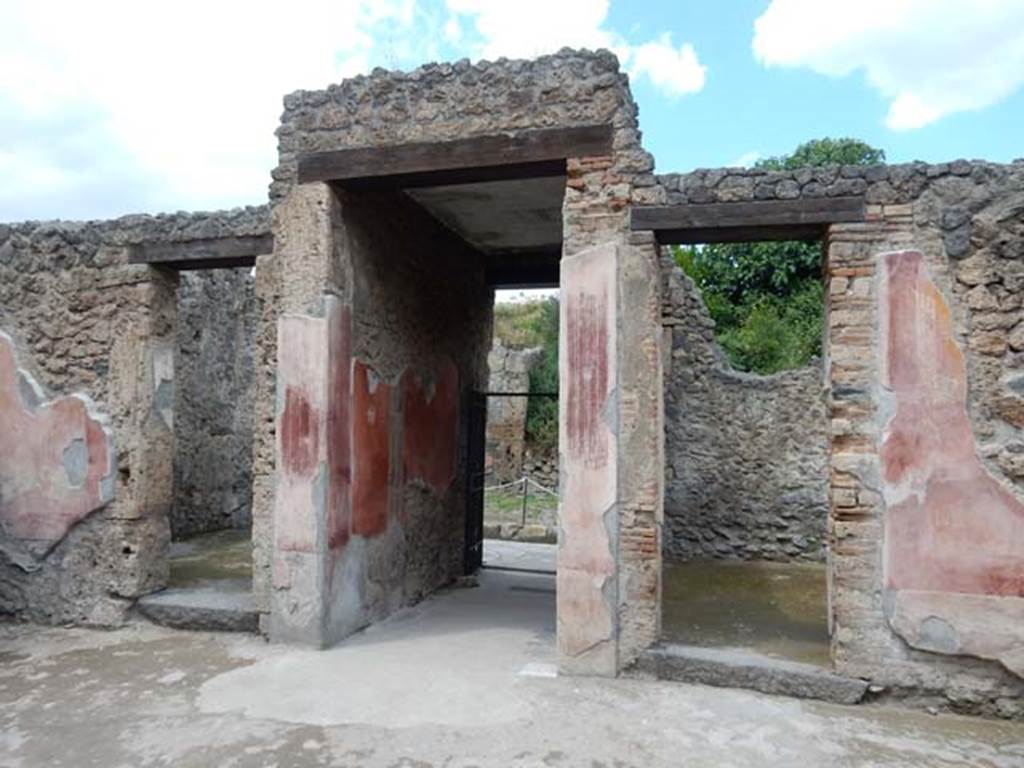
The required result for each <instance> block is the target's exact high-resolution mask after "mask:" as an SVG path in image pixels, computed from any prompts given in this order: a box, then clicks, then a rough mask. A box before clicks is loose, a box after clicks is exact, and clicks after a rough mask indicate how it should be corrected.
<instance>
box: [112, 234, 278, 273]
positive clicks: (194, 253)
mask: <svg viewBox="0 0 1024 768" xmlns="http://www.w3.org/2000/svg"><path fill="white" fill-rule="evenodd" d="M273 252H274V236H273V235H271V234H266V235H243V236H238V237H211V238H204V239H201V240H182V241H179V242H158V241H153V242H148V243H141V244H139V245H136V246H133V247H132V249H131V254H130V256H129V259H128V260H129V262H130V263H132V264H151V265H153V266H155V267H168V268H170V269H177V270H184V269H225V268H229V267H251V266H253V265H254V264H255V263H256V257H257V256H261V255H263V254H268V253H273Z"/></svg>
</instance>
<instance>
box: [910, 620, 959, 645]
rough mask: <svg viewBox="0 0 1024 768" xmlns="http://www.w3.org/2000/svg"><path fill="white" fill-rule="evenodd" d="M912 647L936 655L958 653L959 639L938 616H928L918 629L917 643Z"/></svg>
mask: <svg viewBox="0 0 1024 768" xmlns="http://www.w3.org/2000/svg"><path fill="white" fill-rule="evenodd" d="M914 645H916V646H917V647H918V648H923V649H924V650H928V651H935V652H937V653H958V652H959V651H960V637H959V635H958V634H957V631H956V629H955V628H954V627H953V625H952V624H950V623H949V622H948V621H946V620H945V619H941V618H939V617H938V616H929V617H928V618H927V619H925V620H924V621H922V622H921V624H920V626H919V627H918V630H917V642H916V643H914Z"/></svg>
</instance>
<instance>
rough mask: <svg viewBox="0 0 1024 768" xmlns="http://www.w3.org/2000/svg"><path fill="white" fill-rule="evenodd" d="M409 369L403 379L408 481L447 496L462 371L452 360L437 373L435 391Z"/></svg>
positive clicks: (444, 364)
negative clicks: (419, 482)
mask: <svg viewBox="0 0 1024 768" xmlns="http://www.w3.org/2000/svg"><path fill="white" fill-rule="evenodd" d="M428 389H429V387H428V386H426V383H425V382H422V381H420V378H419V377H418V376H417V375H416V374H415V373H414V372H413V371H412V370H411V369H410V370H406V371H405V373H404V374H403V376H402V396H403V419H404V423H403V430H402V463H403V467H404V470H405V479H406V480H407V481H410V480H419V481H422V482H424V483H426V484H427V485H429V486H430V487H431V488H433V489H434V490H435V491H436V492H437V493H439V494H440V493H444V492H445V491H446V490H447V489H448V486H449V485H450V484H451V482H452V477H453V475H454V472H455V448H456V443H457V441H458V424H459V372H458V369H457V368H456V367H455V363H453V362H452V361H451V360H450V359H449V360H446V361H445V362H444V363H443V364H442V365H441V366H440V369H439V370H438V371H437V372H436V374H435V376H434V380H433V387H432V392H429V391H427V390H428Z"/></svg>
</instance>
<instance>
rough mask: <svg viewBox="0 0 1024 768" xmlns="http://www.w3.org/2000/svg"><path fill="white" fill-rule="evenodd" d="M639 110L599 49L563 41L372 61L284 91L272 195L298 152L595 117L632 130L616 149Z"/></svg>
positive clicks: (279, 191)
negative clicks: (545, 46) (536, 54)
mask: <svg viewBox="0 0 1024 768" xmlns="http://www.w3.org/2000/svg"><path fill="white" fill-rule="evenodd" d="M636 115H637V110H636V105H635V104H634V102H633V98H632V96H631V95H630V91H629V82H628V77H627V76H626V75H625V74H624V73H622V72H620V71H619V62H618V59H617V58H616V57H615V55H614V54H612V53H610V52H609V51H604V50H602V51H596V52H591V51H575V50H571V49H568V48H566V49H563V50H562V51H560V52H559V53H557V54H554V55H551V56H542V57H540V58H537V59H532V60H508V59H498V60H497V61H494V62H490V61H479V62H476V63H471V62H470V61H469V60H468V59H463V60H461V61H457V62H455V63H453V64H425V65H423V66H421V67H419V68H418V69H415V70H413V71H411V72H398V71H387V70H384V69H380V68H378V69H375V70H374V71H373V72H372V73H371V74H369V75H365V76H359V77H354V78H351V79H349V80H345V81H343V82H341V83H339V84H337V85H331V86H330V87H328V88H326V89H324V90H319V91H296V92H295V93H292V94H289V95H288V96H286V97H285V99H284V114H283V115H282V116H281V126H280V128H278V131H277V136H278V149H279V154H280V162H279V165H278V167H277V169H276V170H275V171H274V174H273V179H274V180H273V183H272V184H271V190H270V194H271V199H272V200H273V199H278V198H280V197H281V196H282V195H283V194H284V193H285V191H286V190H287V189H288V188H289V187H290V186H291V185H292V184H293V183H294V179H295V160H296V157H297V155H299V154H301V153H305V152H318V151H328V150H336V149H347V148H353V147H369V146H386V145H389V144H403V143H409V142H423V141H449V140H452V139H457V138H466V137H472V136H482V135H489V134H496V133H501V132H505V131H515V130H528V129H538V128H552V127H568V126H581V125H594V124H612V125H614V126H615V127H616V128H618V129H633V131H634V133H633V134H631V135H630V136H624V137H621V138H618V137H617V140H616V149H617V150H619V149H621V148H622V147H623V145H624V144H629V143H631V142H632V143H635V144H636V147H637V148H639V134H638V133H635V128H636ZM652 182H653V179H652Z"/></svg>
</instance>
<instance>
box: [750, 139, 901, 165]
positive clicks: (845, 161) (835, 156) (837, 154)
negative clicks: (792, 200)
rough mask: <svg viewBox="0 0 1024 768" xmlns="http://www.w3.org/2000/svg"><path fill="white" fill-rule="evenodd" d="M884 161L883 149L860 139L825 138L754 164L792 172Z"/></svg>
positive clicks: (806, 142) (874, 163)
mask: <svg viewBox="0 0 1024 768" xmlns="http://www.w3.org/2000/svg"><path fill="white" fill-rule="evenodd" d="M884 162H885V151H884V150H881V149H875V148H874V147H872V146H871V145H870V144H867V143H865V142H863V141H861V140H860V139H850V138H846V139H829V138H824V139H812V140H811V141H805V142H804V143H803V144H801V145H800V146H799V147H797V148H796V149H794V150H793V151H792V152H791V153H790V154H788V155H778V156H776V157H765V158H762V159H761V160H758V161H757V162H756V163H755V164H754V167H755V168H764V169H766V170H769V171H792V170H794V169H795V168H808V167H813V166H821V165H876V164H878V163H884Z"/></svg>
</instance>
